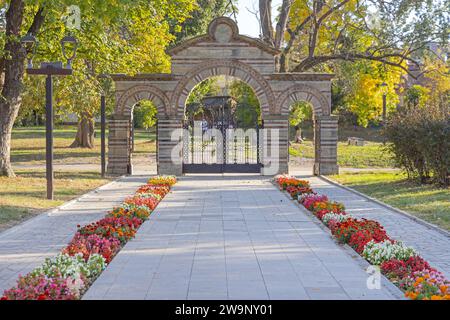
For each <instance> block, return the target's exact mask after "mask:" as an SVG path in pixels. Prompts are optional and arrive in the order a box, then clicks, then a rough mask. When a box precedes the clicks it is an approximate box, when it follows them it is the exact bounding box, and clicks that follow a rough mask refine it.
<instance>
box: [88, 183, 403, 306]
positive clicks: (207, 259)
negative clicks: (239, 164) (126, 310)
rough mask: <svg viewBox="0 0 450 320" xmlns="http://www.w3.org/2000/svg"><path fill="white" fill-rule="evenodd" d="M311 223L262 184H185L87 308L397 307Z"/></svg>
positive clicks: (91, 295) (94, 291)
mask: <svg viewBox="0 0 450 320" xmlns="http://www.w3.org/2000/svg"><path fill="white" fill-rule="evenodd" d="M314 219H315V218H314V217H310V216H309V215H307V214H306V211H304V209H300V208H299V207H298V206H296V205H295V204H294V202H293V201H291V200H289V199H287V198H286V196H285V195H284V194H282V193H281V192H279V191H278V190H277V189H276V188H275V187H274V186H273V185H272V184H271V183H270V182H269V181H268V180H267V178H263V177H259V176H242V175H236V176H225V177H224V176H221V175H217V176H213V175H211V176H195V177H194V176H186V177H183V178H181V179H180V181H179V183H178V184H177V185H176V186H175V187H174V191H173V192H171V193H170V194H169V195H168V196H167V197H166V198H165V199H164V200H163V201H162V202H161V203H160V205H159V206H158V208H157V209H156V210H155V212H154V213H153V214H152V216H151V217H150V219H149V220H148V221H147V222H145V223H144V224H143V225H142V227H141V228H140V229H139V231H138V233H137V235H136V238H135V239H133V240H131V241H130V242H128V243H127V244H126V246H125V247H124V248H123V249H122V251H120V252H119V254H118V255H117V256H116V257H115V258H114V260H113V261H112V263H111V264H110V265H109V266H108V267H107V268H106V270H105V271H104V272H103V273H102V274H101V276H100V277H99V278H98V279H97V280H96V282H95V283H94V284H93V286H92V287H91V288H90V289H89V290H88V292H87V293H86V295H85V296H84V299H393V298H395V295H393V294H391V291H390V290H388V289H387V287H385V286H382V288H381V289H379V290H369V289H367V286H366V281H367V277H368V275H367V274H366V272H365V271H364V268H363V267H362V266H361V264H360V262H361V261H360V260H359V259H358V258H356V257H355V256H356V255H355V254H353V256H352V255H351V254H350V251H349V250H345V249H344V248H343V247H341V246H340V245H338V244H336V243H335V242H334V240H333V239H332V238H331V236H330V234H329V232H327V231H325V230H324V229H323V228H321V227H320V226H319V225H320V223H318V222H317V221H314ZM388 287H390V288H392V284H391V285H390V286H388ZM394 289H395V290H394V292H397V293H399V291H397V289H396V288H394Z"/></svg>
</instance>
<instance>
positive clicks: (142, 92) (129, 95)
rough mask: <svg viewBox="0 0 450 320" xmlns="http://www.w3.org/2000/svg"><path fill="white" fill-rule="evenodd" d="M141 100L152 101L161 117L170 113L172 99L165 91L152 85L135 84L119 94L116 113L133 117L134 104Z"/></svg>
mask: <svg viewBox="0 0 450 320" xmlns="http://www.w3.org/2000/svg"><path fill="white" fill-rule="evenodd" d="M141 100H150V101H152V102H153V104H154V105H155V107H156V108H157V110H158V116H159V117H161V116H164V115H166V114H168V113H170V112H169V111H170V110H169V106H170V101H169V98H168V97H167V96H166V94H165V93H164V92H163V91H161V90H160V89H158V88H157V87H155V86H152V85H135V86H133V87H131V88H129V89H128V90H126V91H125V92H123V93H121V94H120V95H119V97H118V99H117V103H116V108H115V110H114V114H115V115H121V116H123V117H130V118H131V114H132V113H133V108H134V106H135V105H136V104H137V103H138V102H139V101H141Z"/></svg>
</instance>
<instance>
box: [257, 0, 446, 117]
mask: <svg viewBox="0 0 450 320" xmlns="http://www.w3.org/2000/svg"><path fill="white" fill-rule="evenodd" d="M277 9H278V10H277V11H278V14H277V17H276V19H275V21H276V25H275V28H274V27H273V26H272V22H273V19H272V1H271V0H259V17H260V24H261V33H262V40H263V41H265V42H267V43H268V44H269V45H272V46H274V47H275V48H277V49H279V50H280V51H281V55H280V58H279V59H278V61H277V66H278V70H279V71H281V72H288V71H293V72H304V71H317V72H330V73H335V74H336V75H337V79H336V80H334V81H333V102H334V103H336V104H334V106H335V107H337V109H338V110H339V111H340V114H341V115H343V114H345V115H348V116H349V118H350V119H351V118H353V116H354V118H355V124H356V123H358V124H361V125H364V126H367V125H368V124H369V123H377V122H379V120H380V117H381V113H382V94H383V93H382V91H381V87H380V84H381V83H383V82H386V83H387V84H388V87H387V88H388V92H387V101H388V111H392V110H393V109H394V108H395V105H396V103H397V98H396V91H395V90H396V87H397V85H398V84H399V83H400V81H401V78H400V76H401V74H408V73H409V74H410V76H412V77H415V76H416V75H414V74H413V73H411V71H410V68H409V67H408V64H410V65H416V66H419V67H420V66H421V64H419V61H417V60H416V59H415V56H416V54H417V53H419V52H422V51H424V50H426V48H427V47H428V44H430V43H431V42H439V43H442V44H445V43H447V40H448V30H449V29H448V28H449V24H450V20H449V17H450V0H435V1H427V0H419V1H417V0H399V1H390V0H377V1H375V0H362V1H360V0H358V1H357V0H312V1H307V0H283V1H282V2H281V5H280V6H279V7H278V8H277Z"/></svg>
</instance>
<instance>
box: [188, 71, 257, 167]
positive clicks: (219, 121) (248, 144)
mask: <svg viewBox="0 0 450 320" xmlns="http://www.w3.org/2000/svg"><path fill="white" fill-rule="evenodd" d="M187 101H189V103H188V102H187V103H186V105H185V108H184V132H183V172H184V173H259V172H260V171H261V168H262V161H261V158H262V157H261V146H262V144H260V140H261V139H260V134H261V129H262V124H263V120H262V112H261V108H260V103H259V99H258V97H257V95H256V93H255V91H254V89H253V88H252V87H250V86H249V85H248V84H246V83H244V82H243V81H242V80H240V79H239V78H237V77H230V76H228V75H225V76H214V77H211V78H207V80H204V81H202V82H200V83H199V84H197V85H196V86H195V87H194V88H193V90H192V91H191V93H190V95H189V96H188V99H187Z"/></svg>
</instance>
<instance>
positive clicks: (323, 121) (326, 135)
mask: <svg viewBox="0 0 450 320" xmlns="http://www.w3.org/2000/svg"><path fill="white" fill-rule="evenodd" d="M337 142H338V118H337V117H336V116H318V117H316V119H315V120H314V147H315V162H314V174H315V175H329V174H338V173H339V167H338V165H337Z"/></svg>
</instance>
